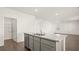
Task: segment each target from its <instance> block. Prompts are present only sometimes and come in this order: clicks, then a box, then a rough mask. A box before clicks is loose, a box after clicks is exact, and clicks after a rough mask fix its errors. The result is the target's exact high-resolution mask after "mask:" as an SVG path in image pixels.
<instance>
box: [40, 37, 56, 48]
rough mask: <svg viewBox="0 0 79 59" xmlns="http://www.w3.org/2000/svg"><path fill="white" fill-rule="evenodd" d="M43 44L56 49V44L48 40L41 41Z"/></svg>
mask: <svg viewBox="0 0 79 59" xmlns="http://www.w3.org/2000/svg"><path fill="white" fill-rule="evenodd" d="M41 43H44V44H46V45H49V46H54V47H56V42H53V41H49V40H46V39H41Z"/></svg>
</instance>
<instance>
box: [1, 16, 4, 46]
mask: <svg viewBox="0 0 79 59" xmlns="http://www.w3.org/2000/svg"><path fill="white" fill-rule="evenodd" d="M3 45H4V20H3V17H2V16H0V46H3Z"/></svg>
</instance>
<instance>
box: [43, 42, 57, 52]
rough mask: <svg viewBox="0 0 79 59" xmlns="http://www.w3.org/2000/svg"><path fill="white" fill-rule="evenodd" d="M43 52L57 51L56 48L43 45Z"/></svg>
mask: <svg viewBox="0 0 79 59" xmlns="http://www.w3.org/2000/svg"><path fill="white" fill-rule="evenodd" d="M41 51H56V47H50V46H48V45H45V44H41Z"/></svg>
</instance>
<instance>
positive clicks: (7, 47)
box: [0, 39, 28, 51]
mask: <svg viewBox="0 0 79 59" xmlns="http://www.w3.org/2000/svg"><path fill="white" fill-rule="evenodd" d="M0 51H28V49H26V48H25V47H24V42H20V43H16V42H15V41H13V40H12V39H10V40H5V41H4V46H2V47H0Z"/></svg>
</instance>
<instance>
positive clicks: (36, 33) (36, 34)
mask: <svg viewBox="0 0 79 59" xmlns="http://www.w3.org/2000/svg"><path fill="white" fill-rule="evenodd" d="M34 35H38V36H45V34H39V33H35V34H34Z"/></svg>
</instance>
